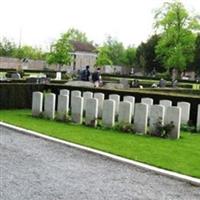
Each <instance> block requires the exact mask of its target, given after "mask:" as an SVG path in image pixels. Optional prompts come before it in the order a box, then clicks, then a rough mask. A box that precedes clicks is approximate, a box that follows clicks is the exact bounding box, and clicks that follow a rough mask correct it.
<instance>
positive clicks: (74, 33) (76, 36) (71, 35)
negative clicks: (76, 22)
mask: <svg viewBox="0 0 200 200" xmlns="http://www.w3.org/2000/svg"><path fill="white" fill-rule="evenodd" d="M66 34H68V39H69V40H73V41H79V42H89V40H88V38H87V36H86V33H84V32H81V31H79V30H78V29H75V28H70V29H68V31H67V33H66Z"/></svg>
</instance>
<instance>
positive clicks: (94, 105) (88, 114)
mask: <svg viewBox="0 0 200 200" xmlns="http://www.w3.org/2000/svg"><path fill="white" fill-rule="evenodd" d="M97 112H98V100H97V99H94V98H88V99H87V100H86V106H85V123H86V124H87V125H90V126H94V127H96V125H97V114H98V113H97Z"/></svg>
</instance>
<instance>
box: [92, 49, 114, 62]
mask: <svg viewBox="0 0 200 200" xmlns="http://www.w3.org/2000/svg"><path fill="white" fill-rule="evenodd" d="M98 52H99V53H98V57H97V61H96V65H97V66H104V65H112V64H113V63H112V61H111V59H110V58H109V56H108V55H109V50H108V48H107V46H103V47H100V48H99V49H98Z"/></svg>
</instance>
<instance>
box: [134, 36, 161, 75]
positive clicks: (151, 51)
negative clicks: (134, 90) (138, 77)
mask: <svg viewBox="0 0 200 200" xmlns="http://www.w3.org/2000/svg"><path fill="white" fill-rule="evenodd" d="M159 39H160V36H159V35H153V36H151V37H150V38H149V39H148V40H147V42H145V43H144V42H142V43H141V44H140V45H139V46H138V48H137V50H136V63H137V65H139V66H140V67H141V68H143V70H144V71H145V72H147V73H150V72H152V70H154V69H155V70H156V71H157V72H163V71H165V69H164V67H163V64H162V62H161V61H160V60H159V59H158V58H157V56H156V52H155V50H156V46H157V44H158V41H159Z"/></svg>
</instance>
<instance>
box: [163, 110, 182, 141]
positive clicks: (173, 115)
mask: <svg viewBox="0 0 200 200" xmlns="http://www.w3.org/2000/svg"><path fill="white" fill-rule="evenodd" d="M171 123H173V125H174V128H172V130H171V131H170V133H169V138H172V139H179V137H180V128H181V108H179V107H173V106H172V107H167V108H166V110H165V119H164V124H165V125H167V124H168V125H169V124H171Z"/></svg>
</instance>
